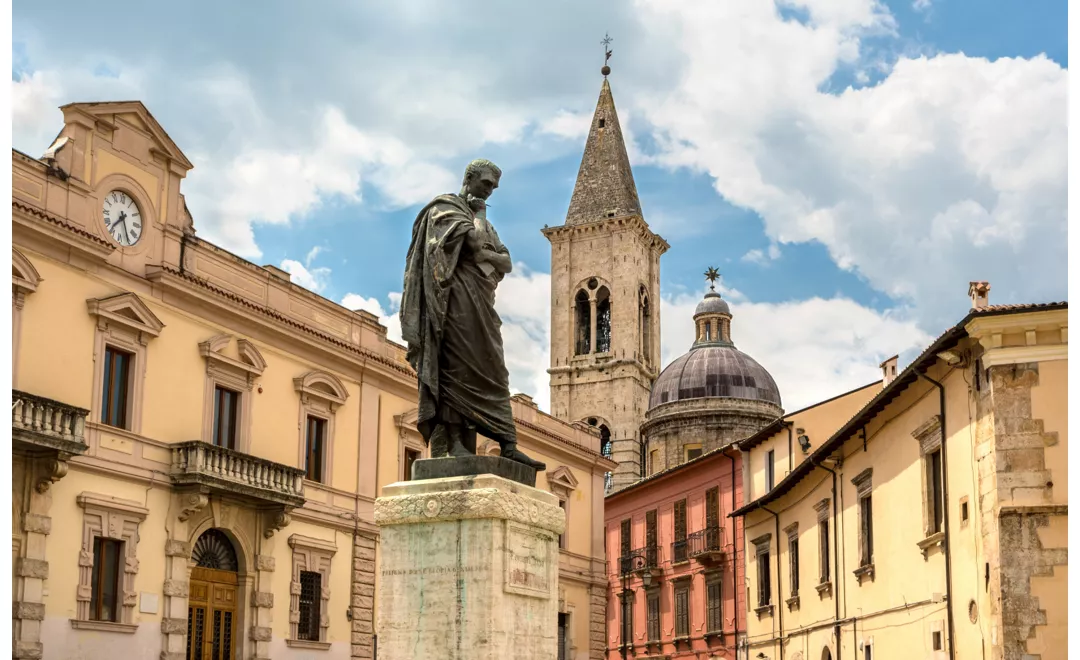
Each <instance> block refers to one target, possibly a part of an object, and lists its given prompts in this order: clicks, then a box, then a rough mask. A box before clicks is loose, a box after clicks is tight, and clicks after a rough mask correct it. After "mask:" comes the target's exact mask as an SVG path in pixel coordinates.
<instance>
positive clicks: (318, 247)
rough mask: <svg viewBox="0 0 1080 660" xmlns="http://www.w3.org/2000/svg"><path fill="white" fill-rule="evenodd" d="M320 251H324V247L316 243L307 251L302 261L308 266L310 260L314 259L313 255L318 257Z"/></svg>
mask: <svg viewBox="0 0 1080 660" xmlns="http://www.w3.org/2000/svg"><path fill="white" fill-rule="evenodd" d="M322 252H326V248H324V247H322V246H321V245H316V246H315V247H313V248H311V250H310V251H308V253H307V256H306V257H304V263H305V264H306V265H308V266H310V265H311V262H312V261H315V257H318V256H319V254H320V253H322Z"/></svg>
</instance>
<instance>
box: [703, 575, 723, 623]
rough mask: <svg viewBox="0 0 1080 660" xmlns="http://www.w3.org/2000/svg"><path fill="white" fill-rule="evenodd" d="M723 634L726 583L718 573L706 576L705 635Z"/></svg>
mask: <svg viewBox="0 0 1080 660" xmlns="http://www.w3.org/2000/svg"><path fill="white" fill-rule="evenodd" d="M714 623H715V624H716V625H715V627H714V626H713V624H714ZM723 632H724V583H723V576H722V574H721V573H720V572H719V571H717V572H715V573H712V574H706V576H705V633H706V634H723Z"/></svg>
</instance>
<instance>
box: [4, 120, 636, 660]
mask: <svg viewBox="0 0 1080 660" xmlns="http://www.w3.org/2000/svg"><path fill="white" fill-rule="evenodd" d="M63 113H64V127H63V130H62V131H61V133H60V136H59V137H58V139H57V141H56V142H55V143H54V144H53V145H52V146H51V147H50V148H49V150H48V151H47V152H46V154H45V156H43V157H42V158H34V157H31V156H28V155H26V154H23V153H20V152H16V151H13V152H12V167H13V174H12V195H13V200H12V237H13V249H12V314H13V345H12V363H13V372H12V378H13V390H12V434H13V442H12V462H13V477H14V478H13V482H12V500H13V503H12V512H13V519H12V559H13V563H14V570H13V587H12V600H13V603H14V618H13V639H12V642H13V655H14V657H17V658H41V657H43V658H57V659H59V658H80V657H84V658H107V657H130V658H162V659H163V660H180V659H181V658H183V659H185V660H196V659H202V658H211V657H213V658H220V659H231V658H275V659H278V658H286V659H287V658H328V659H329V658H348V657H353V658H372V657H373V656H374V653H375V648H376V646H377V636H376V632H377V631H375V630H374V629H373V625H372V622H373V621H374V620H375V612H374V608H375V604H374V602H373V601H374V593H375V585H376V581H377V580H378V572H377V566H378V562H379V553H380V549H379V533H378V529H377V528H376V527H375V525H374V524H373V521H372V520H373V511H372V509H373V503H374V500H375V498H376V497H377V496H378V494H379V491H380V489H381V487H382V486H384V485H386V484H389V483H392V482H395V481H399V480H401V479H403V478H405V477H406V475H407V474H408V473H409V467H410V466H411V463H412V462H413V461H415V460H417V459H418V458H421V457H423V455H424V452H425V447H424V445H423V442H422V441H421V440H420V437H419V434H418V433H417V432H416V430H415V424H414V422H415V408H416V381H415V378H414V376H413V374H412V372H411V370H410V369H409V367H408V366H407V364H406V363H405V360H404V350H403V348H402V347H400V346H398V345H396V344H394V343H392V342H390V341H388V340H387V339H386V329H385V328H384V327H382V326H380V325H379V323H378V321H377V319H376V318H375V317H374V316H372V315H370V314H368V313H366V312H362V311H355V312H354V311H350V310H347V309H344V308H342V307H340V306H338V305H336V304H334V303H333V302H331V301H329V300H326V299H324V298H322V297H320V296H318V295H315V294H314V293H311V292H310V291H307V290H305V289H303V288H302V287H300V286H298V285H296V284H293V283H292V282H290V280H289V275H288V274H287V273H285V272H283V271H281V270H279V269H277V268H274V267H272V266H263V267H260V266H257V265H255V264H252V263H250V262H247V261H245V260H243V259H240V258H238V257H236V256H235V255H232V254H230V253H228V252H226V251H225V250H222V249H220V248H218V247H216V246H214V245H212V244H210V243H208V242H207V241H205V240H202V239H200V238H198V237H197V236H196V235H195V228H196V227H195V222H194V221H193V219H192V217H191V215H190V214H189V213H188V209H187V207H186V205H185V204H184V197H183V194H182V183H183V179H184V177H185V175H186V174H187V172H188V171H189V170H190V169H191V167H192V165H191V163H190V162H189V161H188V159H187V158H185V156H184V155H183V153H182V152H181V151H180V149H179V148H178V147H177V145H175V144H174V143H173V141H172V140H171V139H170V138H169V137H168V135H167V134H166V133H165V131H164V130H163V129H162V127H161V126H159V125H158V123H157V122H156V121H155V120H154V118H153V117H152V116H151V115H150V113H149V112H148V111H147V110H146V108H145V107H143V106H142V104H140V103H138V102H130V103H81V104H72V105H67V106H64V107H63ZM513 405H514V413H515V418H516V419H517V421H518V428H519V433H520V434H521V435H520V437H521V442H522V445H523V447H524V448H525V450H526V451H528V452H530V454H533V455H536V456H537V457H538V458H540V459H541V460H543V461H545V462H546V463H547V465H548V466H549V468H548V471H547V473H546V474H543V475H540V476H539V477H538V484H537V485H538V486H539V487H542V488H546V489H548V490H550V491H551V492H553V493H554V494H556V495H557V496H558V497H559V499H560V501H561V502H562V503H563V506H564V508H565V509H566V511H567V515H568V529H567V532H566V534H565V535H564V536H563V538H562V540H561V544H562V552H561V558H560V600H559V612H560V616H559V621H558V625H559V626H560V632H561V633H562V635H563V638H564V646H563V653H564V656H565V657H568V658H576V659H579V660H583V659H584V658H596V657H601V656H602V653H603V614H604V612H603V602H604V592H605V589H606V583H605V578H604V552H603V538H602V534H603V492H604V488H603V481H604V474H605V473H607V472H610V471H611V470H613V469H614V468H615V467H616V465H615V463H613V462H611V461H610V460H607V459H605V458H603V457H602V456H601V454H600V437H599V433H598V432H597V430H596V429H591V428H588V427H587V426H585V425H570V424H567V423H564V422H560V421H558V420H556V419H554V418H552V417H550V416H548V415H546V414H544V413H542V412H540V411H539V410H537V409H536V408H535V406H534V405H532V404H531V401H530V400H529V399H528V397H524V396H518V397H516V398H515V402H514V404H513ZM489 449H490V448H489ZM554 624H555V622H553V625H554Z"/></svg>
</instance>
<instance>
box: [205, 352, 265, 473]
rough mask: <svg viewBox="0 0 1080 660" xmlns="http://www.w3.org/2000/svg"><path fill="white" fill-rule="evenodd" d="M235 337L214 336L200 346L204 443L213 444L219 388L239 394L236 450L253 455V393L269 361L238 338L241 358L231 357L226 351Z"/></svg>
mask: <svg viewBox="0 0 1080 660" xmlns="http://www.w3.org/2000/svg"><path fill="white" fill-rule="evenodd" d="M232 339H233V337H232V335H225V334H222V335H215V336H213V337H211V338H210V339H207V340H206V341H203V342H200V343H199V354H200V355H202V356H203V358H205V359H206V386H205V390H204V393H203V432H202V440H203V442H206V443H210V444H213V438H214V390H215V389H216V388H217V386H218V385H220V386H222V387H225V388H228V389H230V390H233V391H236V392H240V414H239V415H238V416H237V417H238V420H239V421H238V422H237V423H238V424H239V427H240V428H238V429H237V434H236V435H237V437H236V448H235V449H236V451H240V452H244V453H245V454H246V453H250V449H251V404H252V401H251V391H252V389H253V388H254V386H255V381H256V380H257V379H258V378H259V377H260V376H261V375H262V373H263V371H265V370H266V360H265V359H263V356H262V353H260V352H259V350H258V349H257V348H255V345H254V344H252V343H251V342H250V341H248V340H246V339H237V340H236V346H237V352H238V354H239V355H240V359H239V360H237V359H235V358H231V357H228V356H227V355H225V354H224V353H223V351H224V350H225V349H226V348H228V346H229V344H230V343H232Z"/></svg>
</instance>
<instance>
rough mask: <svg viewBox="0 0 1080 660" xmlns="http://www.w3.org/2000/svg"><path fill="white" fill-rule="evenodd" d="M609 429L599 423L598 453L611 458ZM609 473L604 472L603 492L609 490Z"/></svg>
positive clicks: (610, 482)
mask: <svg viewBox="0 0 1080 660" xmlns="http://www.w3.org/2000/svg"><path fill="white" fill-rule="evenodd" d="M611 453H612V452H611V429H609V428H608V427H607V424H601V425H600V455H601V456H603V457H604V458H607V459H610V458H611ZM611 485H612V479H611V473H610V472H605V473H604V492H605V493H608V492H611Z"/></svg>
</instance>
